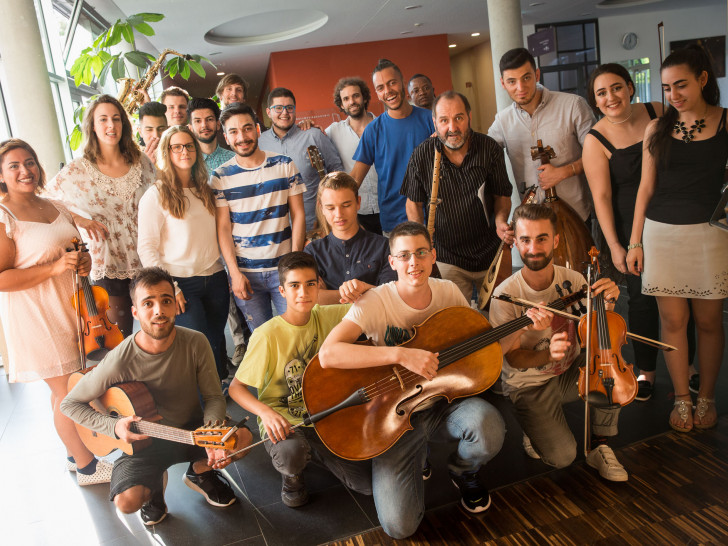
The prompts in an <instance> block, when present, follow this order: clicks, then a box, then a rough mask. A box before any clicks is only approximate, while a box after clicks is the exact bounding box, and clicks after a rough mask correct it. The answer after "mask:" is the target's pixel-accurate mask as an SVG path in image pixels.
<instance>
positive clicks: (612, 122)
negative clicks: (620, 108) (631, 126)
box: [604, 105, 634, 125]
mask: <svg viewBox="0 0 728 546" xmlns="http://www.w3.org/2000/svg"><path fill="white" fill-rule="evenodd" d="M633 113H634V108H632V105H630V107H629V115H628V116H627V117H626V118H624V119H622V120H620V121H612V120H611V119H609V117H607V116H604V117H606V118H607V121H608V122H609V123H611V124H612V125H619V124H620V123H624V122H625V121H627V120H628V119H629V118H631V117H632V114H633Z"/></svg>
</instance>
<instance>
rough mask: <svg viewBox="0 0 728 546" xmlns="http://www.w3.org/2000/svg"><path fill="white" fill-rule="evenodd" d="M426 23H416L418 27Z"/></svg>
mask: <svg viewBox="0 0 728 546" xmlns="http://www.w3.org/2000/svg"><path fill="white" fill-rule="evenodd" d="M423 24H424V23H415V26H416V27H421V26H422V25H423Z"/></svg>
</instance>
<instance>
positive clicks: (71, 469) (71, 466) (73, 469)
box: [66, 459, 78, 472]
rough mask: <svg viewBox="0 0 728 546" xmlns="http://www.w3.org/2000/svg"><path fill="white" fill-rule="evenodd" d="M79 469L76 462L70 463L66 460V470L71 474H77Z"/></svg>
mask: <svg viewBox="0 0 728 546" xmlns="http://www.w3.org/2000/svg"><path fill="white" fill-rule="evenodd" d="M77 469H78V467H77V466H76V463H75V461H69V460H68V459H66V470H68V471H69V472H76V470H77Z"/></svg>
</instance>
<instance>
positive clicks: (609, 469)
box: [586, 444, 629, 482]
mask: <svg viewBox="0 0 728 546" xmlns="http://www.w3.org/2000/svg"><path fill="white" fill-rule="evenodd" d="M586 464H588V465H589V466H591V467H592V468H595V469H596V470H597V471H598V472H599V475H600V476H601V477H602V478H604V479H605V480H609V481H611V482H626V481H627V479H628V478H629V474H627V471H626V470H625V469H624V467H623V466H622V465H621V464H620V463H619V461H618V460H617V457H616V456H615V455H614V451H612V448H611V447H609V446H607V445H604V444H602V445H600V446H598V447H597V448H596V449H593V450H591V451H590V452H589V455H587V456H586Z"/></svg>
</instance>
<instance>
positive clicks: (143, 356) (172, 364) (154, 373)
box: [61, 267, 253, 526]
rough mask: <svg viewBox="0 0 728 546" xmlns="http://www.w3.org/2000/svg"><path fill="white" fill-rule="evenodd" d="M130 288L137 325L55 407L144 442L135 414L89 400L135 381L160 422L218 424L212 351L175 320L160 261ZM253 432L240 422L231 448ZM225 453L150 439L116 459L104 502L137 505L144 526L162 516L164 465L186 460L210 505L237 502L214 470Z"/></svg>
mask: <svg viewBox="0 0 728 546" xmlns="http://www.w3.org/2000/svg"><path fill="white" fill-rule="evenodd" d="M129 292H130V294H131V299H132V308H131V310H132V314H133V315H134V318H135V319H137V320H138V321H139V323H140V326H141V331H139V332H137V333H136V334H134V335H131V336H129V337H127V338H126V339H125V340H124V341H123V342H122V343H121V344H120V345H118V346H117V347H116V348H114V349H113V350H112V351H111V352H109V354H108V355H106V357H105V358H104V359H103V360H102V361H101V362H100V363H99V364H98V365H97V366H96V367H95V368H93V369H92V370H91V371H90V372H89V373H87V374H86V375H84V376H83V377H82V378H81V379H80V381H79V382H78V383H77V384H76V386H75V387H74V388H73V389H72V390H71V392H69V393H68V395H67V396H66V397H65V398H64V399H63V402H62V403H61V411H62V412H63V413H64V414H65V415H66V416H67V417H69V418H71V419H73V420H74V421H76V422H77V423H79V424H81V425H82V426H84V427H86V428H89V429H91V430H93V431H96V432H98V433H99V434H103V435H106V436H109V437H111V438H115V439H116V438H119V439H121V440H124V441H125V442H128V443H131V442H134V441H137V440H144V439H146V438H147V436H145V435H143V434H138V433H136V432H134V431H133V430H132V423H134V422H137V421H140V420H141V417H140V416H136V415H129V416H116V417H115V416H112V415H109V414H102V413H99V412H97V411H96V410H94V409H93V408H92V407H91V406H90V405H89V404H90V402H92V401H93V400H95V399H97V398H98V397H100V396H101V395H102V394H104V393H105V392H106V391H107V390H108V389H109V388H110V387H112V386H114V385H117V384H119V383H125V382H128V381H140V382H142V383H143V384H144V385H145V386H146V387H147V389H148V390H149V393H150V394H151V395H152V398H153V400H154V403H155V405H156V410H157V413H158V415H160V416H161V417H162V420H161V424H164V425H169V426H173V427H177V428H183V429H186V430H190V429H194V428H196V427H199V426H200V425H202V424H203V423H222V422H223V421H224V420H225V397H224V396H223V395H222V390H221V389H220V380H219V378H218V375H217V370H216V369H215V359H214V358H213V356H212V349H210V344H209V343H208V341H207V339H206V338H205V336H204V335H203V334H201V333H200V332H195V331H194V330H189V329H187V328H182V327H179V326H175V324H174V317H175V314H176V309H177V304H176V300H175V297H174V283H173V280H172V277H171V276H170V275H169V274H168V273H167V272H166V271H164V270H163V269H161V268H159V267H149V268H144V269H141V270H140V271H139V273H138V274H137V276H136V277H135V278H134V279H132V281H131V285H130V287H129ZM200 401H202V407H201V406H200ZM252 437H253V436H252V434H251V433H250V431H249V430H248V429H247V428H240V429H239V430H238V431H237V443H238V445H237V447H238V448H243V447H245V446H247V445H249V444H250V443H251V440H252ZM226 455H227V453H226V452H224V451H222V450H216V449H211V448H202V447H200V446H196V445H187V444H183V443H175V442H171V441H167V440H162V439H158V438H155V439H153V440H152V443H151V445H149V446H148V447H146V448H145V449H142V450H140V451H139V452H135V453H134V454H133V455H126V454H124V455H122V456H121V457H120V458H119V459H118V460H117V461H116V462H115V463H114V469H113V471H112V473H111V484H110V486H109V487H110V491H109V500H111V501H113V502H114V504H115V505H116V507H117V508H118V509H119V510H120V511H121V512H123V513H125V514H132V513H134V512H136V511H137V510H140V515H141V518H142V522H143V523H144V525H147V526H150V525H155V524H157V523H159V522H161V521H162V520H163V519H164V518H165V517H166V515H167V505H166V504H165V502H164V488H165V486H166V472H167V468H169V467H170V466H172V465H174V464H177V463H181V462H189V467H188V469H187V472H186V473H185V474H184V476H183V481H184V483H185V485H187V486H188V487H189V488H190V489H193V490H195V491H197V492H198V493H200V494H201V495H203V496H204V497H205V500H206V501H207V502H208V503H209V504H211V505H213V506H218V507H224V506H229V505H231V504H233V503H234V502H235V500H236V499H235V493H234V492H233V489H232V488H231V487H230V485H229V483H228V482H227V480H225V479H224V478H223V477H222V476H221V474H220V473H219V472H218V471H217V470H216V469H221V468H224V467H225V466H227V465H228V464H230V459H227V460H222V461H221V460H220V459H224V457H225V456H226ZM241 457H242V454H241V455H240V456H236V457H234V459H239V458H241Z"/></svg>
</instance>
